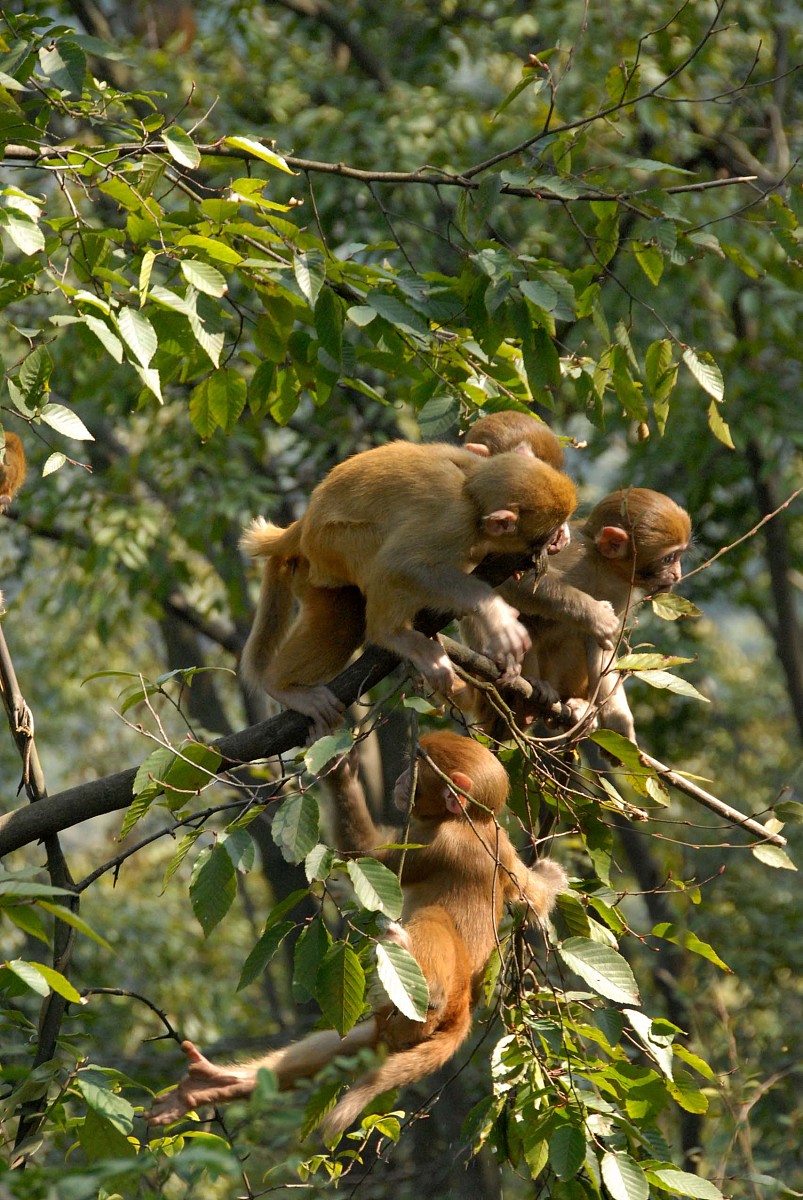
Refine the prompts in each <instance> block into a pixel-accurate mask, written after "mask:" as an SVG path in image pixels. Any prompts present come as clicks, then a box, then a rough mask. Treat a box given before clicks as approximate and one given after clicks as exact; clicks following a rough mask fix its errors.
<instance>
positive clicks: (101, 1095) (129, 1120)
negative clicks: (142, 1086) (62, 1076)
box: [75, 1071, 134, 1134]
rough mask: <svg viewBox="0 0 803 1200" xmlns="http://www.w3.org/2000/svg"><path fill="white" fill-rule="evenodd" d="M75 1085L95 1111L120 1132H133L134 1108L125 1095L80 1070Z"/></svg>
mask: <svg viewBox="0 0 803 1200" xmlns="http://www.w3.org/2000/svg"><path fill="white" fill-rule="evenodd" d="M75 1086H76V1088H77V1089H78V1091H79V1092H80V1093H81V1095H82V1096H83V1098H84V1100H85V1101H86V1103H87V1104H88V1105H89V1107H90V1108H91V1109H92V1110H93V1111H94V1112H96V1113H98V1114H99V1115H100V1116H101V1117H104V1118H105V1120H107V1121H109V1122H110V1123H111V1124H112V1125H113V1126H114V1127H115V1129H118V1130H119V1131H120V1133H123V1134H129V1133H131V1131H132V1129H133V1128H134V1108H133V1106H132V1105H131V1104H129V1102H128V1101H127V1100H126V1099H125V1097H124V1096H119V1095H118V1094H117V1093H116V1092H112V1091H110V1090H109V1088H104V1087H100V1085H99V1084H97V1083H94V1082H93V1081H92V1080H90V1079H86V1078H84V1077H83V1076H82V1073H81V1072H80V1071H79V1072H78V1074H77V1075H76V1077H75Z"/></svg>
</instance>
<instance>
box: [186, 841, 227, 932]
mask: <svg viewBox="0 0 803 1200" xmlns="http://www.w3.org/2000/svg"><path fill="white" fill-rule="evenodd" d="M236 895H237V872H236V871H235V869H234V864H233V863H232V861H231V859H230V858H229V856H228V854H227V853H226V851H225V850H224V849H223V847H222V846H221V845H219V844H218V845H215V846H211V847H207V849H205V850H202V851H201V853H200V854H199V855H198V857H197V859H196V860H195V864H194V866H193V869H192V877H191V879H190V903H191V904H192V911H193V912H194V913H195V916H196V919H197V920H198V923H199V924H200V926H201V928H202V929H203V931H204V937H208V936H209V934H210V933H211V932H212V930H213V929H214V928H215V926H216V925H217V924H219V922H220V921H222V920H223V918H224V917H225V915H226V913H227V912H228V911H229V909H230V908H231V906H232V904H233V903H234V898H235V896H236Z"/></svg>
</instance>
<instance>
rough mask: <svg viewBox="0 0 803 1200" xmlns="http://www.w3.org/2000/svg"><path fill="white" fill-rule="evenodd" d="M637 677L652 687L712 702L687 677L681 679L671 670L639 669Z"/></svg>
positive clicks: (706, 702) (690, 698)
mask: <svg viewBox="0 0 803 1200" xmlns="http://www.w3.org/2000/svg"><path fill="white" fill-rule="evenodd" d="M635 678H636V679H641V680H643V681H644V683H648V684H649V685H650V687H654V688H659V689H661V690H663V691H667V692H674V693H675V695H677V696H686V697H687V698H688V699H689V700H701V701H702V702H703V704H710V703H711V701H710V700H709V699H708V697H707V696H703V694H702V693H701V692H698V691H697V688H696V687H694V685H693V684H691V683H689V681H688V680H687V679H680V678H679V677H678V676H677V675H672V674H671V673H670V672H669V671H639V672H638V674H637V675H636V676H635Z"/></svg>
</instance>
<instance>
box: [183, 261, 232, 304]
mask: <svg viewBox="0 0 803 1200" xmlns="http://www.w3.org/2000/svg"><path fill="white" fill-rule="evenodd" d="M181 273H182V275H183V276H184V278H185V279H186V280H187V283H191V284H192V286H193V287H194V288H197V289H198V291H199V292H203V293H204V294H205V295H206V296H225V295H226V292H227V291H228V290H229V285H228V283H227V282H226V277H225V275H223V274H221V272H220V271H218V269H217V267H213V266H211V265H210V263H206V262H202V261H201V259H199V258H184V259H182V260H181Z"/></svg>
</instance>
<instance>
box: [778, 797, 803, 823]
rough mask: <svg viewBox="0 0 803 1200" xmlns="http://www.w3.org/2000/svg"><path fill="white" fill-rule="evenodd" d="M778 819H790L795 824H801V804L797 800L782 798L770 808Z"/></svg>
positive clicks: (802, 818) (802, 810)
mask: <svg viewBox="0 0 803 1200" xmlns="http://www.w3.org/2000/svg"><path fill="white" fill-rule="evenodd" d="M772 812H773V815H774V816H776V817H777V818H778V820H779V821H791V822H792V823H793V824H795V825H803V804H801V803H800V801H799V800H782V801H781V802H780V804H776V805H775V807H774V808H773V810H772Z"/></svg>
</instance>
